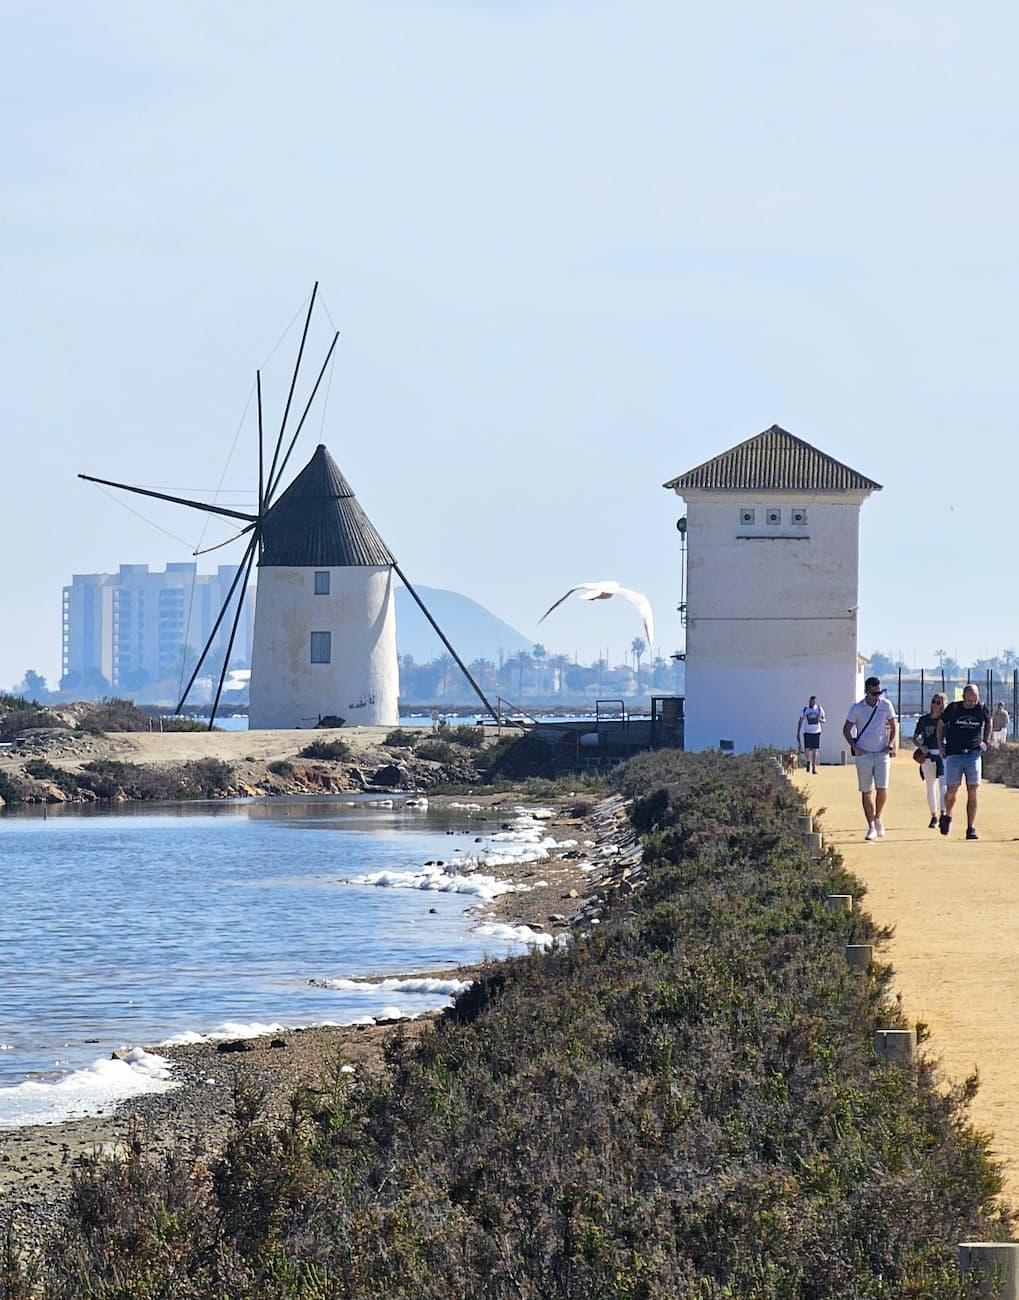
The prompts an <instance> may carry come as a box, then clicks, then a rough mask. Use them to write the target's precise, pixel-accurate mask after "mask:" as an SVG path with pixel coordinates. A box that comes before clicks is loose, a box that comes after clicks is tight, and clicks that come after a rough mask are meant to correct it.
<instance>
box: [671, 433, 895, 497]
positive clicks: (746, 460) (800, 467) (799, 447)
mask: <svg viewBox="0 0 1019 1300" xmlns="http://www.w3.org/2000/svg"><path fill="white" fill-rule="evenodd" d="M664 486H665V487H667V488H674V489H675V490H676V491H678V492H682V490H683V488H707V489H709V490H714V491H721V492H734V491H738V492H749V491H754V490H759V491H779V492H861V491H862V492H879V491H880V490H881V484H880V483H875V482H874V480H873V479H871V478H867V477H866V476H865V475H863V474H861V473H859V471H857V470H855V469H850V467H849V466H848V465H843V464H842V462H841V461H838V460H836V459H835V457H834V456H829V455H827V454H826V453H825V452H823V451H818V449H817V448H816V447H812V446H811V445H810V443H809V442H804V441H803V439H802V438H797V437H795V435H793V434H791V433H789V432H788V431H787V430H785V429H783V428H780V427H779V425H777V424H773V425H772V426H771V428H770V429H765V431H764V432H763V433H759V434H757V435H756V436H755V437H753V438H748V439H747V440H746V442H741V443H740V444H739V445H738V446H736V447H732V448H730V449H729V451H724V452H722V454H721V455H720V456H715V457H714V459H713V460H708V461H705V462H704V464H703V465H698V466H697V467H696V468H695V469H691V470H688V471H687V472H686V473H685V474H680V475H679V477H678V478H673V479H670V480H669V481H668V483H666V484H664Z"/></svg>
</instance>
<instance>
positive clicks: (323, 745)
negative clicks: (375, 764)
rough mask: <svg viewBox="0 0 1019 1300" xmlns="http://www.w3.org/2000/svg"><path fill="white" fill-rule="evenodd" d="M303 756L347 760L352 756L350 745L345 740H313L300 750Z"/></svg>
mask: <svg viewBox="0 0 1019 1300" xmlns="http://www.w3.org/2000/svg"><path fill="white" fill-rule="evenodd" d="M299 752H300V757H301V758H324V759H332V760H334V761H345V760H347V759H349V758H350V756H351V750H350V746H349V745H348V744H347V742H346V741H345V740H313V741H312V742H311V744H310V745H305V747H304V748H303V749H302V750H300V751H299Z"/></svg>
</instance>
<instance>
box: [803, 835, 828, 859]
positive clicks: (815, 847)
mask: <svg viewBox="0 0 1019 1300" xmlns="http://www.w3.org/2000/svg"><path fill="white" fill-rule="evenodd" d="M801 838H802V840H803V843H804V844H805V845H806V847H807V848H808V849H809V850H810V852H811V854H812V855H813V856H814V857H815V858H819V857H820V856H821V848H822V845H823V843H824V841H823V840H822V839H821V832H820V831H804V832H803V835H802V836H801Z"/></svg>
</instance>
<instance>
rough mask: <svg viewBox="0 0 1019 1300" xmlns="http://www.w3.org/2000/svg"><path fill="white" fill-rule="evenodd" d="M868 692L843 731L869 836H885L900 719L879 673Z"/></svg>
mask: <svg viewBox="0 0 1019 1300" xmlns="http://www.w3.org/2000/svg"><path fill="white" fill-rule="evenodd" d="M864 690H865V692H866V693H865V695H864V697H863V699H862V700H857V702H856V703H855V704H854V705H853V706H852V708H851V709H850V710H849V714H848V716H847V717H846V720H845V723H844V724H843V727H842V734H843V736H845V738H846V740H847V741H848V743H849V747H850V750H851V751H852V755H853V760H854V762H855V763H856V776H857V780H858V782H859V786H860V798H861V800H862V802H863V815H864V816H865V817H866V818H867V834H866V835H865V836H864V837H863V838H864V839H865V840H880V839H883V838H884V833H885V828H884V825H883V823H882V821H881V813H882V811H883V809H884V806H885V800H886V799H887V798H888V773H889V769H890V767H891V760H892V759H893V758H894V757H895V735H896V730H897V723H896V721H895V710H894V709H893V708H892V705H891V701H890V700H888V699H886V698H885V694H884V691H882V689H881V682H880V681H879V679H878V678H877V677H868V678H867V680H866V682H864Z"/></svg>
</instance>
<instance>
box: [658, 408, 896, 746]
mask: <svg viewBox="0 0 1019 1300" xmlns="http://www.w3.org/2000/svg"><path fill="white" fill-rule="evenodd" d="M665 487H666V488H671V489H672V490H673V491H675V492H676V494H677V495H678V496H681V497H682V498H683V499H684V501H685V502H686V506H687V522H686V543H687V572H686V619H687V637H686V708H685V712H686V741H685V743H686V748H687V749H718V748H719V747H720V746H723V747H724V748H726V749H728V748H729V742H731V746H732V748H733V749H734V750H735V751H737V752H741V751H747V750H752V749H754V748H755V747H757V746H758V745H767V746H774V747H776V748H779V749H789V748H792V747H794V746H795V742H796V724H797V722H798V720H799V717H800V711H801V710H802V708H803V706H804V705H805V704H806V703H807V700H808V699H809V697H810V696H811V695H816V696H817V698H818V700H819V702H820V703H821V705H822V706H823V708H824V710H825V713H826V714H827V718H828V724H827V726H826V727H825V729H824V732H823V734H822V741H821V761H822V762H827V763H838V762H841V761H843V759H842V753H843V751H846V750H847V746H846V744H845V741H844V739H843V737H842V723H843V721H844V719H845V716H846V710H847V709H848V708H849V705H850V704H851V703H852V702H853V700H855V699H856V698H857V695H858V689H859V687H858V669H857V608H858V605H859V534H860V507H861V506H862V504H863V503H864V501H865V500H866V499H867V497H869V496H870V494H871V493H872V492H877V491H880V490H881V485H880V483H875V482H874V481H873V479H869V478H866V477H865V476H864V475H863V474H860V473H858V472H857V471H856V470H854V469H850V468H849V466H847V465H843V464H842V463H841V462H839V461H837V460H835V459H834V458H833V457H831V456H827V455H825V453H824V452H821V451H818V450H817V448H816V447H812V446H810V444H809V443H806V442H803V441H802V439H800V438H796V437H794V436H793V435H792V434H791V433H787V432H786V430H785V429H781V428H779V426H778V425H772V427H771V428H770V429H766V430H765V431H764V432H763V433H759V434H758V435H757V436H756V437H754V438H748V439H747V441H746V442H741V443H740V444H739V445H738V446H736V447H733V448H732V449H731V450H729V451H726V452H723V453H722V455H720V456H716V457H715V458H714V459H713V460H709V461H706V462H705V463H704V464H703V465H698V466H697V467H696V468H695V469H692V470H689V471H688V472H687V473H685V474H680V475H679V476H678V477H677V478H674V479H670V480H669V482H668V483H666V484H665ZM723 742H726V743H724V745H723Z"/></svg>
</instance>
